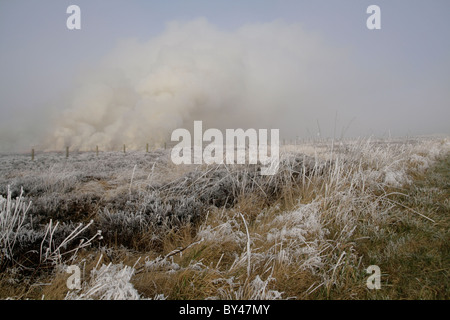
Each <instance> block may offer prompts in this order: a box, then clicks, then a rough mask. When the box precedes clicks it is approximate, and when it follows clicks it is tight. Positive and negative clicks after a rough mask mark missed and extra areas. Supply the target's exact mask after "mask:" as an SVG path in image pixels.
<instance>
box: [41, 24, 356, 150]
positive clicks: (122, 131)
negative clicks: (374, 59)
mask: <svg viewBox="0 0 450 320" xmlns="http://www.w3.org/2000/svg"><path fill="white" fill-rule="evenodd" d="M346 56H347V54H346V53H344V52H343V51H341V50H339V49H337V48H331V47H330V46H327V45H326V44H325V41H323V39H321V38H320V37H318V36H317V35H315V34H313V33H308V32H305V31H304V30H303V29H302V28H301V26H300V25H297V24H287V23H284V22H273V23H268V24H256V25H247V26H243V27H241V28H239V29H238V30H235V31H227V32H226V31H221V30H218V29H217V28H216V27H214V26H213V25H211V24H210V23H209V22H207V21H206V20H204V19H199V20H195V21H191V22H187V23H179V22H173V23H170V24H168V25H167V29H166V30H165V32H164V33H162V34H161V35H160V36H158V37H156V38H153V39H151V40H149V41H146V42H142V41H138V40H136V39H129V40H126V41H122V42H120V43H119V45H118V46H117V48H116V49H115V50H114V51H113V52H112V53H111V54H109V55H108V56H107V57H105V58H104V60H103V61H102V62H101V64H100V65H99V66H98V67H96V69H95V70H91V71H90V72H89V73H88V74H82V75H81V77H80V86H79V87H78V88H76V89H75V90H74V92H73V93H71V94H70V96H69V97H68V98H67V101H70V105H69V106H68V107H67V108H66V109H65V110H64V112H63V113H62V114H61V116H60V117H58V119H57V121H56V129H55V130H54V133H53V134H52V135H51V136H50V138H49V140H48V143H47V146H48V148H51V149H62V148H64V147H65V146H70V147H71V148H76V149H85V150H92V149H93V148H95V146H96V145H98V146H99V147H100V148H102V149H103V150H107V149H114V148H120V146H122V145H123V144H126V145H127V146H128V147H129V148H142V146H145V144H146V143H150V144H161V143H163V142H164V141H169V139H170V133H171V132H172V131H173V130H174V129H176V128H188V129H189V128H190V127H192V125H193V121H194V120H202V121H203V122H204V124H205V125H206V126H208V127H213V128H219V129H224V128H244V129H245V128H257V129H258V128H268V129H270V128H279V129H281V132H280V133H281V135H283V134H284V135H289V134H290V135H294V134H296V133H298V132H299V131H301V133H303V132H304V129H301V127H302V126H305V125H311V122H314V124H313V127H315V119H316V118H318V117H321V116H323V115H327V116H328V117H329V118H330V119H334V110H335V108H336V105H335V104H339V103H341V104H342V102H343V101H345V103H348V102H349V100H348V99H349V97H348V96H347V91H348V89H349V87H350V86H351V85H352V84H353V83H355V82H356V80H354V79H353V78H352V77H354V74H353V73H352V71H351V70H352V67H350V63H349V62H348V57H347V58H346ZM343 74H345V77H346V79H347V80H346V81H345V84H343V82H342V81H341V79H339V77H340V76H341V75H343ZM283 130H284V131H283Z"/></svg>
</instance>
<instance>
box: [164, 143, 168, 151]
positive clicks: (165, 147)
mask: <svg viewBox="0 0 450 320" xmlns="http://www.w3.org/2000/svg"><path fill="white" fill-rule="evenodd" d="M166 149H167V143H165V142H164V150H166Z"/></svg>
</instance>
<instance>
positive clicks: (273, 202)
mask: <svg viewBox="0 0 450 320" xmlns="http://www.w3.org/2000/svg"><path fill="white" fill-rule="evenodd" d="M297 150H301V151H302V152H298V151H297ZM449 151H450V143H449V141H448V140H447V139H414V140H412V139H411V140H408V141H401V140H399V141H379V140H370V139H361V140H354V141H339V142H335V143H333V144H330V143H328V144H327V143H326V142H320V143H318V142H317V143H311V144H310V145H302V146H297V147H295V146H285V147H282V149H281V157H280V170H279V171H278V173H277V174H276V175H275V176H269V177H267V176H266V177H264V176H261V175H259V173H258V171H257V169H255V168H253V167H251V166H245V165H243V166H226V165H225V166H224V165H211V166H206V165H192V166H184V167H176V166H173V165H172V164H171V163H170V160H169V158H168V153H169V151H164V150H158V151H155V152H151V153H148V154H146V153H143V152H142V153H140V152H130V153H127V154H123V153H122V154H120V153H101V154H100V155H99V156H98V157H96V156H95V155H92V154H90V153H74V154H73V155H71V156H70V157H69V159H65V158H64V156H61V155H58V154H41V155H38V157H36V160H35V161H34V162H31V161H30V160H29V159H25V158H24V157H22V156H2V157H0V163H1V164H5V166H0V173H1V175H0V177H1V178H0V180H1V182H2V184H1V185H0V188H1V193H3V194H4V195H5V196H6V198H4V197H0V206H1V207H0V208H1V216H0V217H1V224H0V228H2V229H1V231H2V232H1V233H0V236H1V238H0V240H1V242H0V244H1V249H2V259H3V260H4V261H6V260H8V261H9V262H8V263H10V264H11V263H12V262H11V257H15V255H14V253H15V251H17V250H19V251H20V249H21V248H25V249H29V247H28V246H27V244H30V243H31V244H38V247H35V248H34V249H35V250H37V251H38V252H39V249H40V248H39V245H42V246H43V247H42V249H41V250H40V253H41V257H43V259H44V260H43V261H47V262H48V263H53V264H61V263H65V262H67V261H72V259H76V256H75V257H74V256H73V255H72V254H73V253H77V252H78V251H79V250H82V249H83V246H84V245H83V244H89V243H97V241H98V240H99V234H97V233H96V232H97V230H98V229H100V230H102V231H103V232H102V234H103V235H104V237H105V238H106V239H104V240H106V242H103V245H105V244H107V243H116V244H117V245H120V246H121V248H122V249H124V250H128V249H133V250H135V249H136V246H139V245H140V246H142V247H137V249H138V250H141V253H142V256H146V257H145V258H144V259H142V260H141V261H142V262H140V263H138V264H137V265H136V266H133V267H129V266H126V265H125V264H120V263H119V264H110V265H102V266H101V267H100V268H99V269H97V268H96V269H94V271H93V272H92V273H91V276H90V278H89V280H87V281H86V283H84V284H83V287H82V290H81V291H73V292H71V293H69V294H68V295H67V298H68V299H69V298H70V299H139V298H151V297H146V296H143V295H142V294H140V293H139V292H137V290H136V289H135V288H134V287H133V285H132V281H133V278H134V277H136V276H137V274H139V276H142V275H143V274H144V275H145V274H148V275H149V276H150V275H156V274H157V275H158V277H162V276H164V275H167V277H176V276H177V275H179V274H195V275H197V276H200V275H203V276H205V275H206V276H205V277H210V279H211V280H209V281H210V284H211V285H212V287H213V288H214V289H211V290H212V291H210V292H209V295H208V297H209V298H210V299H217V298H219V299H222V298H233V299H242V298H244V299H247V298H249V299H279V298H290V297H288V296H286V295H285V294H284V293H283V292H282V290H278V289H277V284H278V282H279V281H281V280H282V279H281V278H280V277H281V276H280V274H282V272H280V271H278V273H277V271H276V270H280V269H281V270H284V269H283V268H286V269H289V270H291V272H292V270H295V272H296V273H304V272H307V273H310V274H312V275H314V277H315V282H314V283H313V285H312V286H311V287H310V288H309V289H308V290H307V291H306V293H307V294H308V293H312V292H314V291H315V290H318V289H319V288H322V289H325V290H331V289H332V288H335V287H339V286H340V284H341V281H342V280H340V279H341V277H339V275H340V274H341V273H343V272H345V270H348V269H355V268H357V266H358V264H359V262H360V257H359V256H358V254H357V253H356V252H355V250H354V246H355V243H356V242H357V241H360V240H359V239H358V238H356V236H355V235H356V234H357V235H358V237H361V236H362V237H363V238H364V237H366V238H367V237H374V236H375V237H383V236H385V235H384V234H383V226H385V224H386V223H388V222H389V219H392V210H393V209H394V208H398V206H399V204H398V203H396V202H395V201H393V200H391V199H390V195H391V194H401V193H402V187H404V186H406V185H407V184H410V183H412V181H413V179H412V174H420V173H421V172H424V170H426V169H427V168H428V167H430V166H431V165H432V164H433V162H434V161H435V159H436V158H437V157H438V156H440V155H443V154H445V153H447V152H449ZM11 163H14V164H15V165H14V166H11ZM8 185H11V188H10V191H9V192H8V188H7V186H8ZM22 186H23V188H24V190H25V192H24V195H21V194H20V188H21V187H22ZM291 188H297V189H298V190H300V192H299V196H298V197H297V198H294V199H292V204H293V205H292V206H291V208H290V209H281V207H282V202H279V200H280V199H281V197H282V195H284V199H287V196H286V194H289V192H290V189H291ZM13 194H14V195H15V196H17V199H16V200H14V196H13ZM250 195H256V196H258V197H259V199H264V201H267V203H268V206H267V207H265V208H264V209H260V210H259V211H257V212H256V213H254V216H253V218H250V216H249V215H247V214H246V212H245V209H244V208H245V207H241V205H242V203H245V201H244V202H242V201H243V200H246V199H247V200H248V198H250ZM25 197H26V198H25ZM29 200H33V203H32V205H31V206H28V203H29ZM94 201H95V203H94ZM74 203H76V204H77V205H76V206H75V205H73V204H74ZM79 208H81V209H79ZM250 209H252V208H250ZM74 210H79V212H78V213H77V214H75V213H74V212H73V211H74ZM405 214H412V215H419V216H421V217H422V218H423V219H424V221H430V219H429V218H428V217H426V216H424V215H422V214H421V213H420V212H417V211H414V210H406V211H405ZM56 216H58V218H59V219H56V220H51V219H55V218H56ZM88 218H89V219H91V218H92V219H93V222H88V221H90V220H88ZM31 220H33V221H31ZM49 221H50V223H49ZM52 221H55V222H54V223H53V222H52ZM56 221H61V222H60V224H57V222H56ZM187 224H196V225H197V228H196V230H195V231H196V232H195V234H194V235H193V239H192V243H191V244H190V245H189V246H187V247H185V248H181V249H175V250H173V251H171V252H169V253H165V254H161V250H162V249H163V248H164V243H163V241H164V239H165V236H166V235H167V234H168V233H169V232H170V230H172V229H171V228H172V227H174V228H179V227H181V226H183V225H187ZM58 230H60V233H59V234H58ZM79 232H87V234H86V235H84V236H83V239H84V240H83V242H81V243H80V242H79V241H80V238H79V237H76V236H77V234H78V233H79ZM51 235H54V236H51ZM50 236H51V237H50ZM33 239H34V240H33ZM104 240H103V241H104ZM108 241H110V242H108ZM155 246H156V247H157V249H158V250H160V251H158V252H159V253H158V254H156V255H155V254H153V255H151V257H152V258H149V256H147V252H149V251H151V250H153V249H154V247H155ZM158 246H159V247H158ZM199 248H203V249H202V250H207V249H205V248H212V249H211V250H212V251H217V250H223V254H221V255H219V256H218V259H216V260H214V261H213V262H211V263H206V260H205V259H206V258H205V257H203V256H202V255H201V252H202V250H200V249H199ZM388 249H389V248H388ZM388 249H387V250H388ZM190 250H193V251H194V252H195V250H199V252H200V253H199V255H198V257H195V255H191V256H192V257H193V258H192V260H190V261H185V260H183V259H185V257H186V256H189V252H191V253H192V251H190ZM227 250H229V251H228V252H227ZM389 250H390V249H389ZM19 251H18V252H19ZM64 252H67V253H68V254H67V255H65V254H64ZM184 254H186V255H184ZM155 256H156V257H157V258H154V257H155ZM136 270H138V272H136ZM189 281H192V282H189ZM189 281H188V282H189V283H191V284H192V285H194V282H193V281H194V280H189ZM158 294H165V295H167V294H168V293H167V292H164V291H159V292H157V294H156V295H155V296H154V298H158V297H159V298H161V297H162V298H164V297H165V296H164V295H163V296H158Z"/></svg>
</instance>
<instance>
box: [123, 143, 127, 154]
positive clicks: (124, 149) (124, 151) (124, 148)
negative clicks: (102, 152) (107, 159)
mask: <svg viewBox="0 0 450 320" xmlns="http://www.w3.org/2000/svg"><path fill="white" fill-rule="evenodd" d="M126 150H127V149H126V147H125V144H124V145H123V153H126V152H127V151H126Z"/></svg>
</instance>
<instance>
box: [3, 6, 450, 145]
mask: <svg viewBox="0 0 450 320" xmlns="http://www.w3.org/2000/svg"><path fill="white" fill-rule="evenodd" d="M71 4H76V5H78V6H79V7H80V8H81V27H82V28H81V30H68V29H67V28H66V19H67V17H68V16H69V15H68V14H67V13H66V8H67V7H68V6H69V5H71ZM372 4H375V5H378V6H379V7H380V8H381V30H368V29H367V27H366V20H367V18H368V16H369V15H368V14H367V13H366V9H367V7H368V6H369V5H372ZM449 12H450V2H449V1H448V0H430V1H425V0H421V1H419V0H395V1H392V0H390V1H386V0H370V1H366V0H303V1H302V0H284V1H283V0H282V1H275V0H242V1H229V0H213V1H211V0H180V1H174V0H170V1H151V0H150V1H137V0H135V1H133V0H131V1H118V0H95V1H92V0H89V1H87V0H72V1H62V0H39V1H32V0H28V1H25V0H0V134H1V135H2V138H0V144H3V146H2V147H3V149H5V148H6V146H7V145H11V144H12V143H13V142H11V141H12V140H14V139H15V138H17V139H18V140H20V143H22V144H27V139H28V134H29V133H31V135H32V136H34V137H35V136H36V135H39V134H40V131H42V127H44V126H46V125H47V121H46V118H47V117H48V116H49V115H48V112H50V111H48V110H49V109H48V106H49V105H53V106H54V105H55V104H57V101H60V100H59V99H62V98H61V97H62V96H64V94H65V93H66V92H68V91H71V90H72V89H73V87H74V86H75V85H76V84H75V79H76V77H77V76H79V74H80V70H85V69H87V70H90V69H92V68H95V67H96V66H97V65H98V64H99V63H100V61H101V60H102V59H103V57H105V56H107V55H108V54H110V53H111V52H112V51H114V50H115V49H114V48H116V47H117V45H118V43H119V42H120V41H121V40H126V39H130V38H135V39H136V40H137V41H141V42H145V41H150V40H151V39H152V38H155V37H158V36H159V35H161V34H162V33H163V32H164V30H166V25H167V23H168V22H171V21H178V22H181V23H183V22H189V21H192V20H195V19H198V18H205V19H206V20H207V21H208V23H209V24H211V25H213V26H214V27H215V28H216V29H218V30H220V31H223V32H230V33H232V32H234V31H235V30H237V29H239V28H242V27H243V26H246V25H255V24H264V23H272V22H274V21H282V22H283V23H287V24H291V23H294V24H299V25H301V26H302V27H303V29H304V30H305V31H306V32H308V33H309V34H312V35H317V36H318V37H320V38H321V39H324V40H325V41H326V44H327V45H328V46H330V47H333V48H336V50H344V51H345V52H348V57H349V58H350V60H351V61H352V63H353V64H354V65H355V66H356V67H355V68H356V69H364V70H365V68H367V70H372V71H375V72H377V74H376V75H374V77H375V78H376V79H377V80H376V81H374V82H373V83H372V82H370V83H371V85H370V86H371V87H367V88H362V90H360V89H359V88H355V89H354V90H349V92H348V95H349V96H352V97H353V96H355V97H356V96H358V95H359V98H358V99H357V100H358V101H364V99H367V101H371V102H370V103H369V102H368V103H367V104H361V105H360V107H355V106H354V107H353V108H351V109H348V110H347V109H346V106H345V103H340V105H334V106H330V107H329V109H327V110H328V111H329V113H324V114H326V116H323V117H322V115H321V116H320V117H321V118H320V119H318V118H317V119H312V118H311V119H310V120H309V122H310V123H312V124H311V127H309V128H299V129H298V135H300V136H304V135H306V134H307V132H309V133H310V132H311V131H314V130H316V128H317V127H316V126H315V124H316V120H317V121H319V122H320V123H321V126H324V127H326V126H327V125H329V124H332V123H334V121H335V113H336V112H337V113H338V116H339V117H340V118H339V120H340V121H341V122H340V123H339V125H340V126H341V127H342V126H345V125H346V124H347V123H349V122H350V121H352V124H351V126H352V127H351V128H352V129H351V130H349V132H350V133H351V134H352V135H368V134H377V135H383V134H385V133H387V132H388V131H389V132H391V133H392V134H394V135H428V134H437V133H444V134H450V125H449V119H450V93H449V92H450V18H449ZM274 63H275V62H274ZM337 63H339V62H337ZM372 71H370V72H372ZM370 72H369V71H367V73H364V74H365V76H364V78H361V79H359V81H358V82H359V83H364V81H365V80H366V78H365V77H370ZM378 72H379V73H378ZM332 76H333V77H336V79H335V81H337V82H340V81H342V80H343V79H344V80H345V78H346V74H338V75H336V74H332ZM393 78H394V79H396V80H395V83H396V86H397V87H396V88H395V89H392V88H389V87H388V86H387V85H386V83H389V82H390V81H391V80H392V79H393ZM378 82H380V86H378V85H377V83H378ZM372 89H373V90H372ZM323 94H324V95H326V94H327V93H326V92H323ZM362 95H364V97H362ZM343 101H344V100H343ZM352 101H353V100H352ZM69 104H70V103H69ZM310 108H314V105H312V106H310ZM358 108H359V109H358ZM52 110H54V109H52ZM51 112H53V111H51ZM292 116H297V115H289V114H287V115H286V118H287V120H286V121H287V122H286V123H290V122H289V121H291V122H292ZM314 117H316V116H314ZM317 117H319V116H317ZM30 122H31V123H33V124H31V125H30V124H29V123H30ZM280 123H282V122H280ZM28 126H29V127H28ZM287 126H290V127H291V128H292V123H290V124H287ZM27 128H28V129H27ZM288 133H289V134H290V135H297V133H296V132H294V131H293V130H289V132H288ZM18 136H20V137H18ZM11 139H12V140H11ZM18 143H19V142H18ZM31 143H35V142H31V141H30V142H29V144H31ZM0 149H2V148H0Z"/></svg>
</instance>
